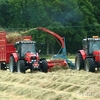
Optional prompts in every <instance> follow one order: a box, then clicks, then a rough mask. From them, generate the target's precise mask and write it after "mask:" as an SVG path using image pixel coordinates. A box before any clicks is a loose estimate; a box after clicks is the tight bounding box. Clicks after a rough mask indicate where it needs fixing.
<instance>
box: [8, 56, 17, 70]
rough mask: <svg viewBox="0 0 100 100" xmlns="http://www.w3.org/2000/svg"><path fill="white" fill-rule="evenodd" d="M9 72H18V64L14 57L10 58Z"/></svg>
mask: <svg viewBox="0 0 100 100" xmlns="http://www.w3.org/2000/svg"><path fill="white" fill-rule="evenodd" d="M9 70H10V72H15V71H16V62H15V59H14V57H13V56H10V63H9Z"/></svg>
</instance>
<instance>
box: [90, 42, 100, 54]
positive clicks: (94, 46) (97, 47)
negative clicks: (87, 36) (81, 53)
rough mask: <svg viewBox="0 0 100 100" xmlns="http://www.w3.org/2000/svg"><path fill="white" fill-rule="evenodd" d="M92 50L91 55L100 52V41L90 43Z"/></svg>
mask: <svg viewBox="0 0 100 100" xmlns="http://www.w3.org/2000/svg"><path fill="white" fill-rule="evenodd" d="M90 50H91V53H92V52H93V51H94V50H100V40H93V41H90Z"/></svg>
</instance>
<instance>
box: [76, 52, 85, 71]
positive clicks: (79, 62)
mask: <svg viewBox="0 0 100 100" xmlns="http://www.w3.org/2000/svg"><path fill="white" fill-rule="evenodd" d="M75 67H76V70H78V71H79V70H81V69H82V68H83V67H84V62H83V59H82V56H81V54H80V53H77V54H76V58H75Z"/></svg>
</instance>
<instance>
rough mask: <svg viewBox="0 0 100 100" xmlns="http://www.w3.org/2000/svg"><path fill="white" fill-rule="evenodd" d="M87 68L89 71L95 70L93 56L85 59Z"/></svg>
mask: <svg viewBox="0 0 100 100" xmlns="http://www.w3.org/2000/svg"><path fill="white" fill-rule="evenodd" d="M85 70H86V71H87V72H95V66H94V60H93V58H86V60H85Z"/></svg>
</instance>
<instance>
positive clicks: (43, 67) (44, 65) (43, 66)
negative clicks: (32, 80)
mask: <svg viewBox="0 0 100 100" xmlns="http://www.w3.org/2000/svg"><path fill="white" fill-rule="evenodd" d="M40 68H41V71H42V72H45V73H47V72H48V64H47V61H46V60H42V64H41V66H40Z"/></svg>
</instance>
